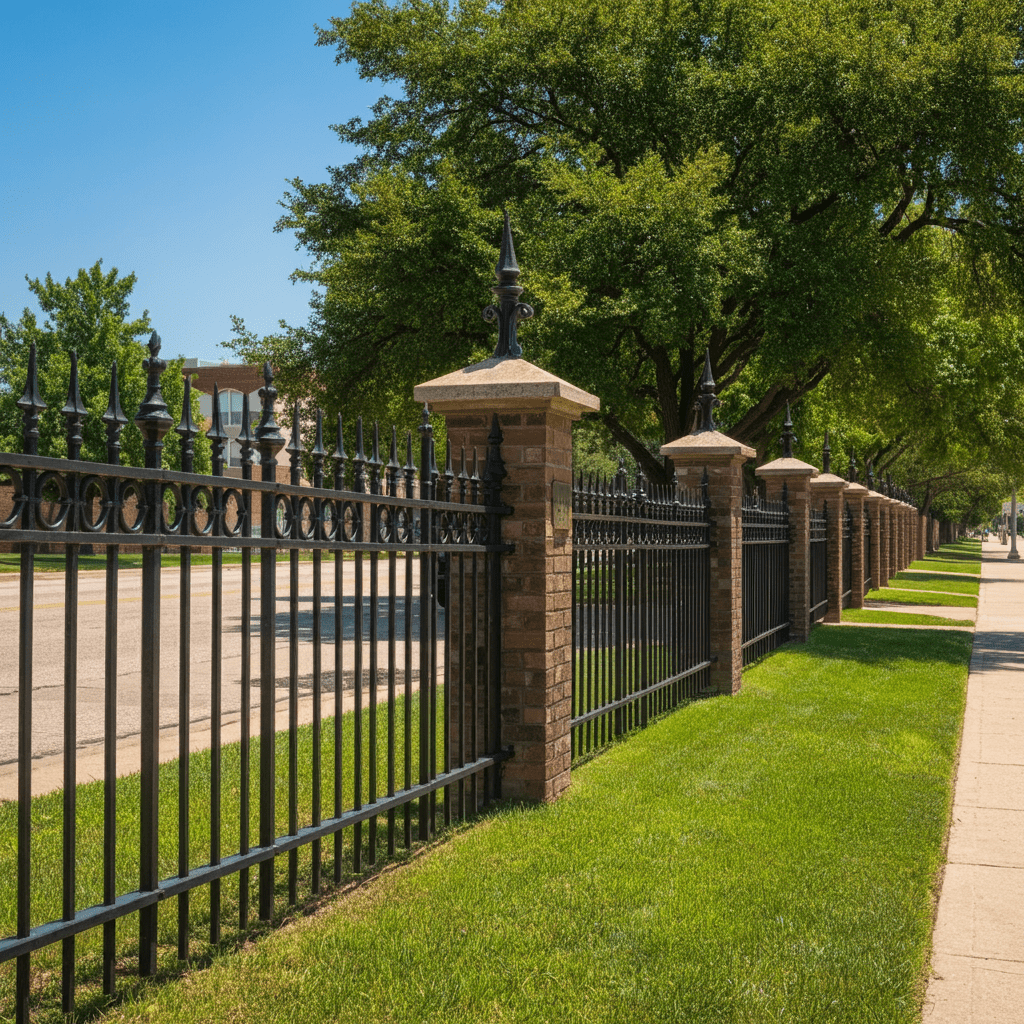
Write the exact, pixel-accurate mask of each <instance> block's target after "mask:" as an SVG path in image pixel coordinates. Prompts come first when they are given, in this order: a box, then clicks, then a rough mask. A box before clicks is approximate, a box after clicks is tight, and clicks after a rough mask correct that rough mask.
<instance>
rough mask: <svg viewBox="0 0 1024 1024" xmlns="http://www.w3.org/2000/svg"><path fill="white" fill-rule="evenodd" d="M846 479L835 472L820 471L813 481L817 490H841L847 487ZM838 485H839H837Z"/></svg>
mask: <svg viewBox="0 0 1024 1024" xmlns="http://www.w3.org/2000/svg"><path fill="white" fill-rule="evenodd" d="M846 483H847V482H846V481H845V480H844V479H843V478H842V477H841V476H836V475H835V473H819V474H818V475H817V476H816V477H815V478H814V479H813V480H812V481H811V487H813V488H814V489H815V490H823V491H824V490H839V489H841V488H844V487H846ZM837 485H838V486H837Z"/></svg>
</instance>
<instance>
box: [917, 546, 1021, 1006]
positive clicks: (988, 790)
mask: <svg viewBox="0 0 1024 1024" xmlns="http://www.w3.org/2000/svg"><path fill="white" fill-rule="evenodd" d="M1007 550H1008V548H1007V547H1006V546H1005V545H1000V544H998V543H994V542H986V543H985V544H984V561H983V563H982V569H981V578H982V586H981V596H980V599H979V602H978V622H977V630H976V632H975V634H974V651H973V654H972V657H971V671H970V677H969V679H968V684H967V709H966V713H965V717H964V733H963V741H962V745H961V750H960V766H959V770H958V773H957V780H956V792H955V796H954V802H953V824H952V829H951V831H950V837H949V850H948V855H947V865H946V870H945V876H944V878H943V881H942V890H941V895H940V897H939V906H938V915H937V919H936V923H935V932H934V936H933V951H932V974H931V978H930V980H929V983H928V991H927V995H926V998H925V1005H924V1015H923V1022H924V1024H1021V1021H1024V561H1019V562H1009V561H1007V559H1006V554H1007Z"/></svg>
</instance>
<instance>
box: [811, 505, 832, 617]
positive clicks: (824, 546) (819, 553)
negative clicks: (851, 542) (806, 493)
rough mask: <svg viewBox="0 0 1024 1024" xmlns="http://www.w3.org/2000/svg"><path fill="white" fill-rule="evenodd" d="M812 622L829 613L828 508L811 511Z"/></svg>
mask: <svg viewBox="0 0 1024 1024" xmlns="http://www.w3.org/2000/svg"><path fill="white" fill-rule="evenodd" d="M810 549H811V551H810V562H811V622H812V623H813V622H817V621H819V620H820V619H823V618H824V617H825V613H826V612H827V611H828V506H827V505H826V506H825V507H824V508H820V509H813V508H812V509H811V513H810Z"/></svg>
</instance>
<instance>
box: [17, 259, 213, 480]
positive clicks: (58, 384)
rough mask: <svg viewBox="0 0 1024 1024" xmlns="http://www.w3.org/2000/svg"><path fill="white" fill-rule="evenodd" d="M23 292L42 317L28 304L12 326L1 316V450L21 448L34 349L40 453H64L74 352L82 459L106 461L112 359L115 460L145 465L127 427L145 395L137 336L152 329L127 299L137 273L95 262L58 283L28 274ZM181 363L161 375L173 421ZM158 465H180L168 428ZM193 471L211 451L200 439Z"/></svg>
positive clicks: (205, 467) (134, 430) (180, 393)
mask: <svg viewBox="0 0 1024 1024" xmlns="http://www.w3.org/2000/svg"><path fill="white" fill-rule="evenodd" d="M25 280H26V281H28V287H29V291H30V292H31V293H32V294H33V295H34V296H35V298H36V301H37V302H38V303H39V307H40V309H41V310H42V313H43V315H44V318H45V319H44V320H43V323H42V324H40V323H39V322H38V320H37V318H36V315H35V313H33V312H32V310H31V309H29V308H28V307H26V308H25V309H24V311H23V312H22V314H21V318H20V319H19V320H18V321H17V322H12V321H11V320H9V319H8V317H7V316H6V315H5V314H2V313H0V447H2V448H3V449H4V450H5V451H13V452H20V451H21V450H22V422H23V420H22V414H21V410H20V409H19V408H18V406H17V401H18V399H19V398H20V397H21V395H22V393H23V391H24V388H25V380H26V377H27V373H28V358H29V349H30V347H31V345H32V344H33V343H35V346H36V354H37V365H38V369H39V392H40V395H41V396H42V398H43V401H44V402H46V404H47V408H46V410H45V411H44V412H43V414H42V415H41V416H40V420H39V435H40V436H39V454H40V455H48V456H52V457H55V458H60V457H62V456H65V455H67V439H66V424H65V420H64V418H63V417H62V416H61V412H60V411H61V409H62V408H63V407H64V404H65V402H66V401H67V395H68V380H69V378H70V372H71V353H72V352H73V351H74V352H76V353H77V355H78V381H79V390H80V392H81V397H82V402H83V404H84V405H85V407H86V409H87V414H86V418H85V424H84V429H83V431H82V434H83V443H82V454H81V457H82V458H83V459H86V460H89V461H94V462H105V461H106V458H107V445H106V430H105V427H104V424H103V421H102V416H103V413H104V412H105V410H106V408H107V403H108V401H109V397H110V372H111V366H112V364H113V362H114V361H115V360H116V361H117V369H118V391H119V395H120V400H121V408H122V409H123V410H124V412H125V414H126V415H127V416H128V423H127V424H126V426H125V427H124V430H123V432H122V434H121V462H122V464H123V465H126V466H141V465H143V448H142V434H141V433H140V431H139V428H138V427H136V426H135V423H134V422H133V420H134V416H135V412H136V410H137V409H138V407H139V406H140V405H141V404H142V401H143V399H144V397H145V394H146V374H145V372H144V371H143V369H142V361H143V360H144V359H145V358H146V356H147V355H148V352H147V349H146V347H145V346H144V345H143V344H142V341H141V339H143V338H148V336H149V335H150V333H151V332H152V330H153V327H152V324H150V322H149V313H148V311H143V313H142V316H140V317H136V318H134V319H133V318H132V317H131V313H130V310H129V298H130V296H131V293H132V289H133V288H134V287H135V280H136V278H135V275H134V274H128V275H126V276H124V277H121V276H120V275H119V271H118V269H117V268H116V267H112V268H111V269H110V270H109V271H106V272H104V270H103V261H102V260H97V261H96V262H95V263H94V264H93V265H92V266H91V267H90V268H89V269H88V270H86V269H84V268H83V269H81V270H79V271H78V273H77V275H76V276H75V277H73V278H72V277H69V278H67V279H66V280H65V281H64V283H63V284H60V283H58V282H57V281H55V280H54V279H53V277H52V276H51V275H50V274H47V275H46V279H45V280H40V279H39V278H35V279H32V280H30V279H29V278H28V277H27V276H26V278H25ZM181 369H182V360H181V359H177V360H169V361H168V364H167V369H166V370H165V371H164V372H163V374H162V375H161V377H160V383H161V390H162V392H163V396H164V400H165V401H166V402H167V406H168V409H169V410H170V414H171V416H172V417H173V418H174V420H175V422H177V421H178V420H179V419H180V417H181V408H182V401H183V400H184V390H185V388H184V379H183V377H182V372H181ZM192 414H193V419H194V421H195V422H197V423H200V422H202V420H201V417H200V414H199V398H198V395H194V396H193V405H192ZM163 461H164V465H165V466H167V467H169V468H175V469H177V468H178V467H179V466H180V464H181V440H180V438H179V437H178V435H177V434H176V433H175V432H174V431H171V432H169V433H168V434H167V436H166V437H165V438H164V450H163ZM194 465H195V468H196V471H197V472H200V473H204V472H209V471H210V447H209V442H208V441H207V440H206V437H205V436H204V435H200V436H199V437H197V438H196V444H195V461H194Z"/></svg>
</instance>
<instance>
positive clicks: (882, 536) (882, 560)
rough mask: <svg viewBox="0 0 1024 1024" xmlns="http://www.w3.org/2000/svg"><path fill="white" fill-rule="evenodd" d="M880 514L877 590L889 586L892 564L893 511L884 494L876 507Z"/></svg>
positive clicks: (880, 496)
mask: <svg viewBox="0 0 1024 1024" xmlns="http://www.w3.org/2000/svg"><path fill="white" fill-rule="evenodd" d="M876 511H877V512H878V524H879V533H878V582H877V583H876V584H875V586H876V588H878V589H879V590H881V588H882V587H887V586H888V585H889V575H890V570H889V566H890V562H889V548H890V541H889V534H890V533H891V532H892V519H891V516H892V510H891V509H890V507H889V501H888V499H887V498H886V496H885V495H884V494H879V495H878V504H877V506H876Z"/></svg>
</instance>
